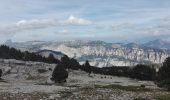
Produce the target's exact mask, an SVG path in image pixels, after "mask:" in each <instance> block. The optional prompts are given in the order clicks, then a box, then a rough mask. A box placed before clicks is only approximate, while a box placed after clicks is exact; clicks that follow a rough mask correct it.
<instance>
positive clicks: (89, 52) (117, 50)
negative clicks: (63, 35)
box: [5, 40, 170, 67]
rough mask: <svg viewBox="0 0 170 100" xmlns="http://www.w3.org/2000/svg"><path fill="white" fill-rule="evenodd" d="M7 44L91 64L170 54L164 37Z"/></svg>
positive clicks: (145, 60) (147, 60)
mask: <svg viewBox="0 0 170 100" xmlns="http://www.w3.org/2000/svg"><path fill="white" fill-rule="evenodd" d="M5 45H8V46H10V47H14V48H17V49H20V50H22V51H25V50H28V51H31V52H36V53H37V54H41V55H43V56H48V55H49V54H50V53H52V54H53V55H54V56H55V57H57V58H59V59H60V58H61V56H62V55H64V54H66V55H68V56H69V57H74V58H76V59H77V60H78V61H79V62H80V63H81V64H82V63H84V62H85V60H89V61H90V64H91V65H94V66H98V67H105V66H113V65H115V66H133V65H136V64H138V63H145V64H150V63H158V64H159V63H162V62H163V61H164V60H165V58H167V57H168V56H170V43H169V42H167V41H162V40H154V41H150V42H148V43H144V44H137V43H127V44H124V43H106V42H103V41H81V40H75V41H61V42H45V41H28V42H21V43H17V42H12V41H10V40H8V41H7V42H6V43H5Z"/></svg>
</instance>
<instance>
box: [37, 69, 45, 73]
mask: <svg viewBox="0 0 170 100" xmlns="http://www.w3.org/2000/svg"><path fill="white" fill-rule="evenodd" d="M45 72H47V70H45V69H38V73H45Z"/></svg>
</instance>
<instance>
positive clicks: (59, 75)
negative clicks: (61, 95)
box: [51, 63, 68, 83]
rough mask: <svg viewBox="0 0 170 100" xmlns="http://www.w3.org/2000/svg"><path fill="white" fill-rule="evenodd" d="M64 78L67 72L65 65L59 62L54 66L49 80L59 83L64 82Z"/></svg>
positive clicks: (66, 76)
mask: <svg viewBox="0 0 170 100" xmlns="http://www.w3.org/2000/svg"><path fill="white" fill-rule="evenodd" d="M66 78H68V72H67V71H66V69H65V66H64V65H63V64H61V63H60V64H58V65H57V66H56V67H55V69H54V71H53V73H52V78H51V80H52V81H54V82H55V83H61V82H66Z"/></svg>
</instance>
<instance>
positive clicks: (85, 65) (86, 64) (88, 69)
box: [84, 60, 92, 75]
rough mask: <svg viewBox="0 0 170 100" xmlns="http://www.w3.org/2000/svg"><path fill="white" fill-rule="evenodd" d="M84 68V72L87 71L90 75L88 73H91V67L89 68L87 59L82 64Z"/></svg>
mask: <svg viewBox="0 0 170 100" xmlns="http://www.w3.org/2000/svg"><path fill="white" fill-rule="evenodd" d="M84 68H85V71H86V72H88V73H89V75H90V74H91V71H92V69H91V66H90V64H89V61H88V60H87V61H86V62H85V64H84Z"/></svg>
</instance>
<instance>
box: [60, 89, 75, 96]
mask: <svg viewBox="0 0 170 100" xmlns="http://www.w3.org/2000/svg"><path fill="white" fill-rule="evenodd" d="M59 94H60V96H61V98H68V97H70V96H71V95H73V93H72V92H71V91H68V90H65V91H60V92H59Z"/></svg>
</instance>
